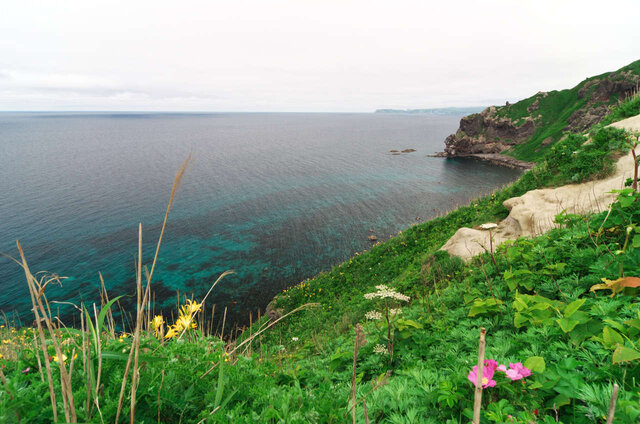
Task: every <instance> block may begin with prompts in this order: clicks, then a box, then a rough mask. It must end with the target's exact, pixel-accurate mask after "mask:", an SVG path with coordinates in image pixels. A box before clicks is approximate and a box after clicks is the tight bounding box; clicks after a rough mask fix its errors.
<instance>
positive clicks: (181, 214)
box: [0, 113, 519, 322]
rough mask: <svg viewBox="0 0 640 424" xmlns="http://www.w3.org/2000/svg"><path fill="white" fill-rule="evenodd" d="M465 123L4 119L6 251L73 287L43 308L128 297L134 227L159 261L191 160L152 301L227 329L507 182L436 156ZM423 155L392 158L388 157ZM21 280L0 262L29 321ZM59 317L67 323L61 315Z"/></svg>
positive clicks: (1, 232)
mask: <svg viewBox="0 0 640 424" xmlns="http://www.w3.org/2000/svg"><path fill="white" fill-rule="evenodd" d="M459 119H460V116H433V115H385V114H224V113H219V114H153V113H133V114H131V113H90V114H80V113H64V114H60V113H0V196H1V198H0V252H5V253H7V254H9V255H12V256H14V257H17V255H18V253H17V249H16V247H15V241H16V240H20V242H21V244H22V246H23V247H24V250H25V254H26V257H27V260H28V261H29V265H30V267H31V270H32V272H35V271H38V270H46V271H50V272H55V273H57V274H59V275H61V276H66V277H68V278H67V279H66V280H64V284H63V286H62V287H52V288H51V289H49V288H48V289H47V293H48V296H49V299H50V300H58V301H65V302H74V303H76V304H77V303H79V302H80V301H81V300H82V299H84V300H89V301H91V302H93V301H96V300H97V298H96V296H97V288H98V286H99V277H98V272H102V275H103V276H104V279H105V282H106V286H107V288H108V290H109V292H110V294H111V295H116V294H124V293H127V294H128V293H133V291H134V287H135V279H134V277H135V271H134V255H135V254H136V251H137V225H138V223H139V222H141V223H142V225H143V240H144V249H143V256H144V257H143V261H144V262H145V263H147V264H149V265H150V263H151V260H152V256H153V251H154V248H155V243H156V242H157V237H158V235H159V231H160V224H161V222H162V219H163V217H164V211H165V208H166V204H167V201H168V198H169V193H170V190H171V184H172V182H173V178H174V175H175V172H176V170H177V169H178V167H179V166H180V164H181V162H182V161H183V160H184V159H185V158H186V156H187V155H188V154H189V152H192V153H193V161H192V163H191V164H190V165H189V167H188V169H187V172H186V174H185V177H184V179H183V181H182V185H181V187H180V190H179V192H178V195H177V198H176V199H175V206H174V208H173V210H172V212H171V215H170V217H169V224H168V227H167V231H166V234H165V241H164V244H163V246H162V248H161V250H160V259H159V263H158V265H157V268H156V271H155V277H154V290H155V292H156V300H157V301H158V303H164V305H165V306H166V305H171V304H175V299H176V291H177V290H180V293H186V294H193V295H194V296H195V297H196V298H201V297H202V296H203V295H204V293H205V292H206V291H207V290H208V288H209V286H210V285H211V283H212V282H213V280H214V279H215V278H216V277H217V275H219V274H220V273H221V272H223V271H224V270H227V269H234V270H235V271H236V274H235V275H233V276H230V277H227V278H226V279H224V280H223V281H222V282H221V283H220V284H219V285H218V286H217V287H216V289H215V292H214V293H213V294H212V300H213V301H214V302H215V303H216V304H217V305H218V307H223V306H228V307H229V317H230V318H228V319H231V320H232V321H233V320H241V319H244V318H246V317H247V316H248V313H249V311H252V310H253V311H255V310H256V309H257V308H262V309H263V310H264V307H265V305H266V304H267V303H268V301H269V300H270V299H271V298H272V296H273V295H275V294H276V293H278V292H279V291H281V290H282V289H283V288H285V287H287V286H289V285H292V284H295V283H297V282H299V281H301V280H302V279H304V278H307V277H310V276H313V275H314V274H316V273H318V272H319V271H321V270H326V269H329V268H330V267H331V266H333V265H335V264H337V263H339V262H341V261H343V260H345V259H346V258H349V257H350V256H352V255H353V254H354V253H355V252H358V251H362V250H364V249H367V248H368V247H369V246H370V242H369V241H368V239H367V237H368V235H369V234H371V233H370V230H373V232H374V233H375V234H376V235H377V236H378V237H379V238H380V239H381V240H384V239H386V238H388V237H389V235H390V234H396V233H397V232H398V231H399V230H403V229H405V228H407V227H408V226H409V225H411V224H413V223H415V222H418V221H419V220H420V221H424V220H427V219H429V218H431V217H434V216H436V215H437V214H439V213H440V212H441V211H444V210H447V209H451V208H453V207H454V206H456V205H459V204H462V203H465V202H467V201H468V200H469V199H471V198H474V197H477V196H478V195H480V194H482V193H486V192H488V191H490V190H492V189H494V188H496V187H499V186H501V185H503V184H505V183H508V182H510V181H513V180H514V179H515V178H517V176H518V175H519V171H515V170H510V169H506V168H501V167H495V166H490V165H487V164H484V163H480V162H475V161H465V160H445V159H440V158H430V157H427V156H426V155H427V154H430V153H433V152H436V151H438V150H442V148H443V140H444V138H445V137H446V136H447V135H448V134H450V133H452V132H454V131H455V130H456V128H457V126H458V122H459ZM406 148H413V149H416V150H417V151H416V152H414V153H406V154H400V155H392V154H391V153H390V152H389V151H390V150H392V149H397V150H403V149H406ZM29 304H30V300H29V295H28V290H27V285H26V282H25V278H24V273H23V272H22V270H21V268H20V267H19V266H18V265H16V264H15V263H14V262H12V261H10V260H9V259H7V258H4V257H0V309H1V310H3V311H5V312H7V313H10V312H15V311H17V313H18V314H21V315H22V317H23V319H24V320H25V321H27V322H30V320H31V319H32V318H31V316H30V315H29V312H28V311H29ZM55 307H56V308H57V307H61V308H62V311H61V313H63V314H64V313H65V311H67V309H65V307H64V306H58V305H55Z"/></svg>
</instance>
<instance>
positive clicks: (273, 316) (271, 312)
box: [265, 302, 284, 322]
mask: <svg viewBox="0 0 640 424" xmlns="http://www.w3.org/2000/svg"><path fill="white" fill-rule="evenodd" d="M283 312H284V309H282V308H275V307H274V306H273V302H269V304H268V305H267V310H266V311H265V315H266V316H267V317H268V318H269V321H271V322H274V321H276V320H277V319H278V318H280V317H281V316H282V313H283Z"/></svg>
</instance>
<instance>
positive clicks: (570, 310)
mask: <svg viewBox="0 0 640 424" xmlns="http://www.w3.org/2000/svg"><path fill="white" fill-rule="evenodd" d="M586 301H587V299H578V300H574V301H573V302H571V303H569V304H568V305H567V307H566V308H565V310H564V317H565V318H571V315H573V314H574V312H576V311H577V310H578V309H580V307H581V306H582V305H583V304H584V302H586Z"/></svg>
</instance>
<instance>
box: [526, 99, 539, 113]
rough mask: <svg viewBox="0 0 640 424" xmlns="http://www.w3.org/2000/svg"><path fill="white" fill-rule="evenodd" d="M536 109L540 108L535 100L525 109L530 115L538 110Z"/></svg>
mask: <svg viewBox="0 0 640 424" xmlns="http://www.w3.org/2000/svg"><path fill="white" fill-rule="evenodd" d="M538 108H540V102H539V101H538V100H537V99H536V101H535V102H533V103H531V104H530V105H529V107H528V108H527V112H529V113H531V112H533V111H536V110H538Z"/></svg>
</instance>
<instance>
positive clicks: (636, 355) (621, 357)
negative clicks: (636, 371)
mask: <svg viewBox="0 0 640 424" xmlns="http://www.w3.org/2000/svg"><path fill="white" fill-rule="evenodd" d="M638 359H640V352H638V351H637V350H635V349H631V348H628V347H626V346H622V345H620V346H618V347H617V348H616V350H615V351H614V352H613V363H614V364H618V363H620V362H629V361H636V360H638Z"/></svg>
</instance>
